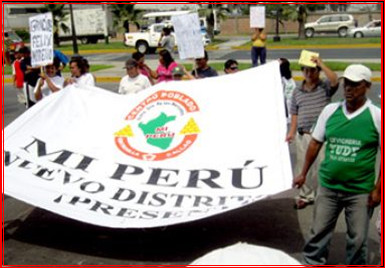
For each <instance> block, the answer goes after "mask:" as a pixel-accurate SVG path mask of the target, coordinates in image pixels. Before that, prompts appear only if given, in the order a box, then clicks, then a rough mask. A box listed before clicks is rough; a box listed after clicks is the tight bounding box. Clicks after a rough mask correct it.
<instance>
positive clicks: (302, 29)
mask: <svg viewBox="0 0 385 268" xmlns="http://www.w3.org/2000/svg"><path fill="white" fill-rule="evenodd" d="M298 39H302V40H303V39H306V36H305V23H303V22H298Z"/></svg>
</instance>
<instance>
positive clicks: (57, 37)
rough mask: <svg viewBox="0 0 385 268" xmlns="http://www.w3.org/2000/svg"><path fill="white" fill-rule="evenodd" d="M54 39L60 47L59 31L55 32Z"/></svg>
mask: <svg viewBox="0 0 385 268" xmlns="http://www.w3.org/2000/svg"><path fill="white" fill-rule="evenodd" d="M53 41H54V43H55V45H56V46H57V47H60V38H59V33H58V32H57V31H56V32H54V34H53Z"/></svg>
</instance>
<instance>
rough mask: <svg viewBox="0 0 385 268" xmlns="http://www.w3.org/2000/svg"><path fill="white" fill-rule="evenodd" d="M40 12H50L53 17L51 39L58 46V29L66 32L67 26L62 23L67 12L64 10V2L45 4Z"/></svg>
mask: <svg viewBox="0 0 385 268" xmlns="http://www.w3.org/2000/svg"><path fill="white" fill-rule="evenodd" d="M41 11H42V12H51V13H52V19H53V40H54V43H55V45H56V46H58V47H59V46H60V39H59V29H62V30H63V31H64V32H68V31H69V28H68V26H67V25H66V24H65V23H64V20H65V19H66V17H67V16H68V14H69V13H68V12H67V11H65V10H64V4H45V5H44V8H42V10H41Z"/></svg>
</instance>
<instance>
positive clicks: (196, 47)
mask: <svg viewBox="0 0 385 268" xmlns="http://www.w3.org/2000/svg"><path fill="white" fill-rule="evenodd" d="M171 22H172V24H173V25H174V30H175V35H176V39H177V40H178V51H179V58H180V59H188V58H202V57H203V56H204V46H203V41H202V33H201V27H200V23H199V17H198V13H191V14H184V15H177V16H172V17H171Z"/></svg>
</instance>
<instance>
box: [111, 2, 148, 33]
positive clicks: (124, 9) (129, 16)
mask: <svg viewBox="0 0 385 268" xmlns="http://www.w3.org/2000/svg"><path fill="white" fill-rule="evenodd" d="M110 7H111V13H112V14H113V20H114V26H117V28H118V30H121V29H124V31H125V32H126V33H128V32H130V22H132V23H134V24H135V25H136V26H137V27H138V28H140V26H139V23H138V18H139V14H140V13H141V12H140V11H138V10H136V9H135V4H112V5H110Z"/></svg>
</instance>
